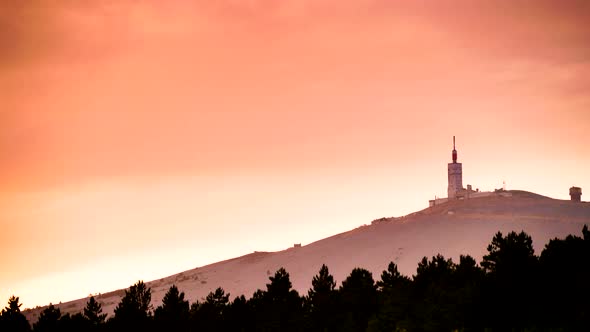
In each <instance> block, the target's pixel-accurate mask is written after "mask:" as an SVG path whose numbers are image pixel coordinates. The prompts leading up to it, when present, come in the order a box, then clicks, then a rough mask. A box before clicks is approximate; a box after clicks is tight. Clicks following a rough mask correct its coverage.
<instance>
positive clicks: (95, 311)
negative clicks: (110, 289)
mask: <svg viewBox="0 0 590 332" xmlns="http://www.w3.org/2000/svg"><path fill="white" fill-rule="evenodd" d="M84 317H86V319H87V320H88V322H89V323H90V325H92V326H100V325H102V324H104V322H105V319H106V317H107V314H103V313H102V305H101V304H100V303H98V301H96V300H95V299H94V296H91V297H90V299H89V300H88V302H86V307H85V308H84Z"/></svg>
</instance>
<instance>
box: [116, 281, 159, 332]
mask: <svg viewBox="0 0 590 332" xmlns="http://www.w3.org/2000/svg"><path fill="white" fill-rule="evenodd" d="M151 299H152V292H151V289H150V288H147V286H146V285H145V284H144V283H143V281H141V280H140V281H138V282H137V283H136V284H134V285H133V286H131V287H129V290H125V296H123V298H122V299H121V302H119V304H118V305H117V307H116V308H115V317H114V321H113V323H114V325H115V327H116V328H117V329H119V330H129V329H134V330H145V329H147V326H148V323H149V321H150V319H151V318H152V315H151V308H152V307H151Z"/></svg>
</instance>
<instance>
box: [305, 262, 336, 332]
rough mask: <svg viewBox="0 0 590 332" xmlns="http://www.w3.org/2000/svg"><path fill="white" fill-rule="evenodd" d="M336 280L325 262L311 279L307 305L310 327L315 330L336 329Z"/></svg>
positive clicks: (306, 300)
mask: <svg viewBox="0 0 590 332" xmlns="http://www.w3.org/2000/svg"><path fill="white" fill-rule="evenodd" d="M335 288H336V282H335V281H334V277H333V276H332V275H331V274H330V271H329V270H328V267H327V266H326V265H325V264H323V265H322V267H321V268H320V271H319V273H318V274H317V275H316V276H314V277H313V279H312V280H311V289H309V291H308V292H307V298H306V299H305V307H306V310H307V312H308V320H309V321H308V322H307V323H308V324H307V325H308V328H309V329H310V330H313V331H335V330H336V319H337V312H338V308H337V306H336V305H337V299H336V291H335Z"/></svg>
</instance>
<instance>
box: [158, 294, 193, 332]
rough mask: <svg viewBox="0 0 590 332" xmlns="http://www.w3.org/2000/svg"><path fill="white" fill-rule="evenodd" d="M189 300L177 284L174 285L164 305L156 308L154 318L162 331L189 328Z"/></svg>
mask: <svg viewBox="0 0 590 332" xmlns="http://www.w3.org/2000/svg"><path fill="white" fill-rule="evenodd" d="M188 318H189V302H188V301H187V300H185V299H184V292H180V291H179V290H178V288H177V287H176V285H172V286H171V287H170V289H169V290H168V292H167V293H166V295H164V298H163V299H162V305H161V306H159V307H158V308H156V312H155V314H154V319H155V321H156V325H157V326H158V327H159V329H160V330H161V331H186V330H187V329H188Z"/></svg>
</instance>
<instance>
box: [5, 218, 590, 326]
mask: <svg viewBox="0 0 590 332" xmlns="http://www.w3.org/2000/svg"><path fill="white" fill-rule="evenodd" d="M532 244H533V242H532V239H531V237H530V236H529V235H527V234H526V233H524V232H520V233H516V232H511V233H509V234H507V235H506V236H504V235H502V233H500V232H498V233H497V234H496V235H495V236H494V237H493V239H492V242H491V243H490V244H489V245H488V247H487V255H485V256H484V257H483V260H482V261H481V262H480V263H479V264H477V262H476V261H475V260H474V259H473V258H472V257H471V256H461V257H460V258H459V262H458V263H457V262H454V261H453V260H451V259H447V258H445V257H443V256H442V255H437V256H434V257H432V258H430V259H429V258H427V257H424V258H423V259H422V260H421V261H420V262H419V263H418V267H417V270H416V274H415V275H413V276H412V277H411V278H410V277H407V276H404V275H402V274H401V273H400V272H399V271H398V268H397V266H396V264H395V263H393V262H391V263H390V264H389V266H388V267H387V269H386V270H384V271H383V273H381V276H380V279H379V280H377V281H375V279H374V278H373V275H372V274H371V272H369V271H367V270H365V269H362V268H355V269H353V270H352V272H351V273H350V275H348V277H346V279H345V280H344V281H342V284H341V285H340V287H337V285H336V281H335V280H334V277H333V276H332V275H331V274H330V272H329V269H328V267H327V266H326V265H323V266H322V267H321V269H320V270H319V272H318V274H317V275H316V276H314V277H313V279H312V282H311V284H312V286H311V288H310V289H309V291H308V292H307V294H306V295H300V294H299V293H298V292H297V291H296V290H294V289H293V288H292V285H291V281H290V279H289V273H288V272H287V271H286V270H285V269H284V268H280V269H279V270H277V271H276V273H275V274H274V275H273V276H271V277H269V282H268V283H267V284H266V289H264V290H263V289H259V290H257V291H256V292H255V293H254V294H253V295H252V297H251V298H249V299H247V298H246V297H244V295H241V296H238V297H235V298H234V299H233V300H230V294H227V293H226V292H225V291H224V290H223V289H222V288H217V289H216V290H215V291H213V292H211V293H209V295H207V297H206V298H205V299H204V300H202V301H197V302H195V303H192V304H191V303H189V301H188V300H186V299H185V295H184V293H183V292H182V291H180V290H179V289H178V288H177V287H176V286H174V285H173V286H172V287H170V289H169V290H168V292H167V293H166V295H165V296H164V298H163V301H162V304H161V305H160V306H158V307H157V308H155V309H154V308H153V306H152V304H151V289H150V288H148V287H147V286H146V284H145V283H143V282H142V281H139V282H137V283H136V284H134V285H132V286H131V287H130V288H129V289H127V290H125V295H124V296H123V298H122V299H121V301H120V302H119V304H118V305H117V307H116V308H115V311H114V315H112V317H109V318H108V319H107V315H106V314H104V313H102V308H101V305H100V303H99V302H98V301H96V300H95V299H94V297H90V299H89V300H88V302H87V304H86V307H85V308H84V311H83V312H81V313H77V314H74V315H70V314H62V313H61V312H60V309H59V308H56V307H55V306H53V305H49V306H48V307H47V308H46V309H44V310H43V312H41V314H40V316H39V319H38V321H37V322H36V323H34V324H33V326H32V328H31V326H30V325H29V322H28V321H27V320H26V319H25V317H24V315H23V314H22V313H21V312H20V306H21V304H19V298H18V297H14V296H13V297H11V298H10V299H9V301H8V306H7V307H6V308H4V309H3V310H2V312H1V313H0V331H2V332H3V331H15V332H17V331H31V330H32V331H35V332H47V331H66V332H67V331H101V332H103V331H154V332H157V331H182V332H192V331H253V332H258V331H264V332H265V331H288V332H289V331H322V332H326V331H371V332H372V331H505V330H513V331H590V232H589V231H588V227H587V226H584V228H583V229H582V236H581V237H579V236H573V235H569V236H567V237H566V238H565V239H553V240H551V241H550V242H549V243H548V244H547V245H546V246H545V248H544V249H543V251H542V253H541V255H540V256H536V255H535V253H534V250H533V245H532Z"/></svg>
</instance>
